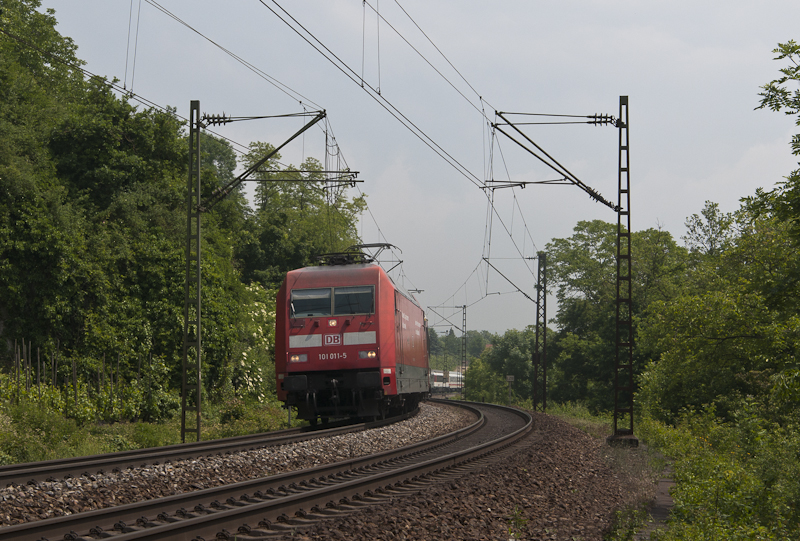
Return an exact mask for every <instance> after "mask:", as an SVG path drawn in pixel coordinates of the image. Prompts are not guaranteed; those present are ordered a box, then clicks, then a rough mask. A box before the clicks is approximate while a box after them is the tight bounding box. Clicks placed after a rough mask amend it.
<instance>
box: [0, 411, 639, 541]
mask: <svg viewBox="0 0 800 541" xmlns="http://www.w3.org/2000/svg"><path fill="white" fill-rule="evenodd" d="M533 416H534V430H533V432H532V433H531V434H530V435H529V436H528V437H527V438H526V439H525V440H524V442H523V443H522V444H520V445H519V446H517V447H516V448H515V452H514V453H513V454H511V455H510V456H509V457H506V458H505V459H503V460H502V461H501V462H499V463H498V464H495V465H493V466H489V467H484V468H483V469H480V470H477V471H474V472H473V473H471V474H469V475H466V476H464V477H462V478H459V479H457V480H455V481H447V482H445V483H440V484H434V485H431V486H429V487H427V488H422V489H421V490H419V491H418V492H416V493H413V494H412V495H409V496H396V497H393V498H392V500H391V501H389V502H386V503H383V504H381V505H376V506H373V507H369V508H365V509H363V510H360V511H356V512H353V513H351V514H348V515H345V516H343V517H340V518H333V519H330V520H326V521H324V522H320V523H318V524H316V525H313V526H311V527H310V528H308V529H306V530H303V531H298V532H293V533H291V534H286V536H285V539H305V540H307V541H311V540H313V541H324V540H340V539H370V540H407V541H412V540H420V541H421V540H429V539H435V540H437V541H447V540H474V541H479V540H498V539H500V540H503V541H505V540H507V539H531V540H562V539H563V540H574V541H589V540H601V539H602V538H603V534H604V533H606V532H607V531H608V530H609V529H610V528H611V526H612V524H613V520H614V517H615V513H616V511H617V510H619V509H622V508H623V507H625V506H626V505H628V504H630V503H631V502H632V498H634V497H637V496H638V497H640V498H641V491H639V492H637V490H638V489H640V488H641V487H638V488H637V487H635V486H634V485H635V482H634V480H632V479H631V478H630V477H624V478H623V476H622V474H621V473H618V472H619V471H621V470H614V469H612V468H611V465H610V460H609V458H608V457H609V455H611V454H614V452H613V451H612V450H611V449H610V448H609V447H608V446H607V445H606V444H605V443H604V442H602V441H601V440H597V439H595V438H592V437H591V436H589V435H587V434H585V433H584V432H582V431H581V430H579V429H577V428H574V427H572V426H571V425H569V424H568V423H566V422H564V421H562V420H559V419H557V418H555V417H551V416H548V415H544V414H541V413H533ZM472 421H474V418H473V416H472V415H470V414H467V413H465V412H463V411H461V410H457V409H455V408H450V407H445V406H441V405H438V404H437V405H433V404H423V405H422V406H421V411H420V414H419V415H418V416H416V417H415V418H413V419H410V420H407V421H404V422H402V423H398V424H395V425H392V426H390V427H384V428H379V429H372V430H369V431H365V432H360V433H355V434H346V435H342V436H335V437H333V438H325V439H320V440H312V441H306V442H301V443H298V444H294V445H284V446H279V447H271V448H265V449H260V450H255V451H247V452H241V453H236V454H232V455H225V456H213V457H202V458H197V459H194V460H185V461H176V462H175V463H173V464H161V465H158V466H147V467H142V468H136V469H133V470H125V471H123V472H120V473H106V474H95V475H91V476H89V477H80V478H76V479H69V480H64V481H59V482H52V483H50V482H47V483H40V484H39V485H38V486H17V487H8V488H4V489H0V524H2V525H4V526H5V525H11V524H17V523H21V522H29V521H34V520H39V519H44V518H48V517H52V516H59V515H65V514H72V513H79V512H84V511H89V510H92V509H98V508H102V507H110V506H114V505H122V504H125V503H130V502H134V501H139V500H145V499H153V498H159V497H163V496H170V495H173V494H178V493H182V492H188V491H191V490H198V489H203V488H209V487H212V486H218V485H222V484H229V483H234V482H238V481H243V480H246V479H251V478H257V477H265V476H269V475H274V474H277V473H282V472H286V471H291V470H297V469H303V468H309V467H313V466H317V465H320V464H324V463H332V462H338V461H341V460H345V459H349V458H352V457H357V456H364V455H367V454H372V453H375V452H379V451H383V450H389V449H393V448H396V447H401V446H405V445H409V444H411V443H416V442H419V441H423V440H427V439H431V438H433V437H436V436H438V435H442V434H446V433H449V432H452V431H454V430H457V429H458V428H461V427H463V426H466V425H468V424H470V423H471V422H472ZM629 456H632V455H631V451H626V452H625V453H623V454H617V460H619V457H622V460H627V457H629ZM648 483H649V481H648V480H641V483H640V485H648ZM1 533H2V532H0V537H1V536H2V535H1Z"/></svg>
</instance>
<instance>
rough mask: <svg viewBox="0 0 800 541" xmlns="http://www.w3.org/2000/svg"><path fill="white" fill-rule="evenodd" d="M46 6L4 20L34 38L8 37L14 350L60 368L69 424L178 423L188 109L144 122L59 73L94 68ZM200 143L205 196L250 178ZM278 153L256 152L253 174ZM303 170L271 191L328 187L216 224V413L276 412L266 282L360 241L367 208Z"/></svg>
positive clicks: (2, 89) (275, 194) (3, 119)
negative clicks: (258, 407) (253, 406)
mask: <svg viewBox="0 0 800 541" xmlns="http://www.w3.org/2000/svg"><path fill="white" fill-rule="evenodd" d="M39 7H40V2H38V1H37V0H10V1H8V2H4V4H3V9H2V11H0V19H2V21H1V22H2V25H3V28H4V30H5V31H8V32H10V33H11V34H13V35H14V36H17V37H18V38H19V39H14V38H13V37H7V36H4V38H3V39H2V40H0V329H2V336H1V337H2V338H3V339H5V340H7V341H11V342H12V343H13V341H14V340H20V339H22V338H23V337H24V339H25V340H26V342H32V343H33V344H34V347H39V348H41V352H42V355H43V357H44V358H45V359H47V360H48V364H49V359H51V358H53V357H54V356H57V357H58V366H57V371H56V372H57V374H56V385H55V387H57V389H53V382H49V378H48V383H49V384H48V386H47V387H48V389H52V390H51V391H47V393H48V396H51V395H52V396H53V397H54V398H53V400H56V399H57V401H59V403H58V404H56V403H52V404H49V405H48V406H47V407H49V408H51V410H52V411H53V412H57V413H58V414H59V415H65V416H66V417H68V418H70V419H72V420H74V421H75V422H77V423H78V424H79V425H84V424H87V423H91V422H95V421H103V422H108V423H116V422H121V421H127V420H138V419H142V420H147V421H164V420H167V419H169V418H170V417H171V416H172V415H174V414H175V412H176V411H178V409H179V405H180V403H179V399H178V389H179V388H180V384H181V363H182V354H183V351H182V350H183V347H182V343H181V336H182V334H183V317H184V316H183V303H184V281H185V274H184V269H185V243H186V238H185V235H186V211H187V209H186V208H185V204H186V196H185V192H186V183H187V175H188V171H187V169H188V145H187V139H186V137H185V133H184V126H183V125H182V123H181V121H180V120H178V119H177V118H176V116H175V115H174V114H173V113H174V112H173V111H169V110H168V111H160V110H154V109H144V110H140V109H138V108H137V107H135V106H133V105H132V104H131V103H129V102H128V101H127V99H126V98H125V97H118V96H116V95H114V94H113V92H112V91H111V90H110V89H109V87H108V85H106V84H105V81H103V80H101V79H91V80H85V79H84V78H83V75H82V73H81V72H79V71H75V70H73V69H72V68H70V67H68V65H67V64H65V63H62V62H58V61H55V60H54V58H55V57H58V58H61V59H63V60H65V61H66V62H68V63H71V64H73V65H79V64H80V63H81V62H80V60H79V59H78V58H77V57H76V55H75V53H76V47H75V45H74V43H73V42H72V41H71V40H70V39H69V38H66V37H63V36H61V35H60V34H59V33H58V32H57V31H56V30H55V25H56V20H55V18H54V14H53V11H52V10H47V11H45V12H40V11H39V10H38V9H39ZM50 53H52V55H55V56H51V55H50ZM200 146H201V159H200V168H201V185H202V192H203V195H204V196H205V197H207V196H209V195H210V194H211V193H212V192H213V190H215V189H217V188H218V187H220V186H222V185H225V184H227V183H228V182H230V181H231V180H232V179H233V178H234V171H235V169H236V167H237V162H236V156H235V154H234V152H233V150H232V149H231V147H230V145H229V144H228V143H227V142H225V141H223V140H220V139H217V138H215V137H213V136H211V135H208V134H202V135H201V138H200ZM270 148H271V146H270V145H269V144H267V143H255V144H253V145H252V152H251V154H250V155H249V156H248V157H246V159H245V164H249V163H252V161H253V160H255V159H257V156H258V155H259V154H261V153H262V152H263V151H267V150H269V149H270ZM276 159H277V156H276ZM268 165H272V166H277V162H275V161H274V160H273V162H272V163H271V164H268ZM287 169H288V170H289V171H281V172H279V173H276V174H272V173H266V174H265V175H264V179H265V180H274V179H276V178H281V179H287V180H295V181H299V180H312V181H315V182H311V183H308V182H282V183H267V182H265V183H263V184H262V186H261V187H260V189H259V205H258V209H256V211H255V212H253V211H251V210H250V209H249V208H248V207H247V204H246V201H245V199H244V196H243V193H242V191H241V190H236V191H234V192H233V193H231V194H229V195H228V196H227V197H226V198H225V199H224V200H222V201H221V202H220V203H219V204H218V205H216V206H215V207H214V208H213V210H212V211H210V212H207V213H204V214H203V229H202V231H203V235H202V253H203V261H202V303H203V311H202V317H203V368H202V370H203V382H204V386H205V387H206V388H207V389H208V390H209V392H207V393H206V394H207V396H209V397H210V398H211V399H212V401H213V400H220V401H225V400H229V399H230V398H231V397H238V398H239V399H243V400H258V401H260V402H262V403H268V402H269V400H270V398H271V396H272V395H273V394H274V390H275V382H274V377H273V375H272V372H273V366H274V362H273V355H274V352H273V348H274V329H273V327H274V310H275V309H274V304H275V295H274V291H271V290H265V289H264V288H263V287H262V286H261V285H257V284H258V283H261V284H271V285H273V286H274V285H275V284H277V283H279V282H280V281H281V279H282V278H283V273H285V272H286V271H287V270H288V269H290V268H295V267H299V266H304V265H307V264H309V263H311V262H312V260H313V257H314V256H315V255H317V254H319V253H322V252H325V251H332V250H341V249H343V248H344V247H346V246H348V245H350V244H353V243H355V242H356V240H357V232H356V227H355V224H356V223H357V218H358V215H359V213H360V212H361V210H363V208H364V205H365V203H364V198H363V196H362V197H359V198H355V199H350V198H348V196H347V193H346V189H345V188H326V187H325V185H324V184H323V183H322V182H321V181H323V180H324V178H325V173H322V166H321V164H320V163H319V162H318V161H316V160H314V159H313V158H309V159H307V160H305V161H304V163H302V164H301V165H300V167H299V169H305V170H308V171H310V173H303V174H302V175H301V174H300V173H296V172H292V171H291V170H294V169H295V168H294V167H293V166H289V167H288V168H287ZM301 177H302V178H301ZM272 188H274V189H272ZM273 289H274V288H273ZM7 343H8V342H7ZM12 356H13V352H2V353H0V369H5V370H6V371H10V370H9V369H10V368H11V366H12V365H13V362H12ZM151 356H152V363H150V361H149V360H148V359H150V357H151ZM103 358H107V359H108V365H107V366H103V361H102V359H103ZM112 359H113V360H112ZM73 363H74V366H75V371H76V375H77V384H76V386H77V391H78V392H77V403H76V399H75V393H74V391H75V389H72V388H71V385H72V383H71V382H72V381H73V374H72V369H73ZM112 365H113V366H112ZM112 370H113V373H114V376H113V377H114V382H115V386H114V393H113V394H112V393H111V386H110V382H109V381H108V380H107V378H108V377H110V376H109V374H110V373H111V372H112ZM140 374H141V378H140ZM7 384H8V382H4V383H3V385H6V386H7ZM2 392H3V397H2V398H3V399H5V400H11V399H12V398H13V400H17V399H19V398H21V397H20V396H18V395H13V396H12V394H10V393H9V392H6V391H2ZM56 397H57V398H56ZM29 398H30V397H29ZM36 400H37V401H38V397H37V399H36ZM128 441H132V440H131V439H130V438H128ZM109 445H110V446H111V447H112V448H117V447H124V446H126V445H127V443H125V441H123V440H115V441H112V442H110V443H109Z"/></svg>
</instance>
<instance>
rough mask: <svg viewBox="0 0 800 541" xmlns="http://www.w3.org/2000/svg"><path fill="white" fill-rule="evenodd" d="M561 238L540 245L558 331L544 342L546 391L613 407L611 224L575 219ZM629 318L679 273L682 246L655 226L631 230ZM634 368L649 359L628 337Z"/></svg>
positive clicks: (669, 288) (670, 287)
mask: <svg viewBox="0 0 800 541" xmlns="http://www.w3.org/2000/svg"><path fill="white" fill-rule="evenodd" d="M574 231H575V233H574V234H573V235H572V236H571V237H569V238H567V239H553V241H552V242H551V243H549V244H548V245H547V248H546V250H547V252H548V263H549V277H548V278H549V282H550V284H551V286H555V287H556V288H557V290H556V296H557V298H558V312H557V313H556V317H555V318H554V321H555V323H556V325H557V327H558V330H557V332H556V333H555V335H554V336H553V338H552V339H551V340H549V341H548V350H549V351H548V362H549V363H550V368H549V370H548V386H549V389H550V391H549V395H550V397H551V398H552V399H553V400H556V401H581V402H584V403H586V404H587V406H589V407H590V408H592V409H596V410H598V409H599V410H608V409H610V408H611V407H612V406H613V378H614V341H615V340H616V328H615V309H614V306H615V296H616V225H614V224H611V223H607V222H603V221H600V220H594V221H591V222H586V221H582V222H578V224H577V225H576V226H575V229H574ZM631 243H632V254H633V262H632V263H633V284H632V285H633V314H634V320H635V321H636V320H638V318H639V317H641V315H642V314H643V313H644V312H645V311H646V310H647V308H648V307H649V306H650V305H651V304H652V303H653V302H654V301H656V300H663V299H668V298H670V296H671V295H673V294H674V292H675V291H676V289H677V288H678V287H679V284H680V283H681V277H682V275H683V273H684V272H685V262H686V250H685V249H683V248H681V247H679V246H677V244H676V243H675V241H674V240H673V238H672V236H671V235H670V234H669V233H668V232H666V231H662V230H660V229H652V228H651V229H647V230H644V231H638V232H634V233H633V234H632V238H631ZM634 346H635V349H634V371H635V373H637V374H638V373H640V372H641V371H642V370H643V368H644V359H645V358H647V357H649V352H648V350H647V347H648V345H647V344H644V345H642V344H639V343H638V342H637V341H635V342H634Z"/></svg>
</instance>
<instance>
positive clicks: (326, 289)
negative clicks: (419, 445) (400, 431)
mask: <svg viewBox="0 0 800 541" xmlns="http://www.w3.org/2000/svg"><path fill="white" fill-rule="evenodd" d="M378 246H383V247H386V246H387V245H361V246H357V247H353V248H351V249H350V250H351V251H348V252H345V253H340V254H329V255H327V256H325V257H324V258H323V264H322V265H320V266H318V267H305V268H302V269H297V270H293V271H290V272H289V273H287V275H286V279H285V280H284V282H283V284H282V285H281V288H280V291H279V292H278V299H277V314H276V318H275V319H276V329H275V373H276V377H277V390H278V398H279V399H280V400H281V401H283V402H284V403H285V404H286V406H287V407H289V406H294V407H296V408H297V412H298V417H299V418H300V419H307V420H309V421H311V422H312V424H316V422H317V418H322V419H323V420H324V419H327V418H331V417H362V418H377V417H385V416H386V415H394V414H397V413H400V412H406V411H411V410H412V409H414V408H416V407H417V405H418V404H419V402H420V401H421V400H422V399H423V398H425V397H426V396H427V395H428V393H429V391H430V387H429V383H428V379H429V366H428V329H427V324H426V321H425V315H424V312H423V311H422V308H420V306H419V304H417V302H416V301H415V300H414V299H413V297H411V295H410V294H408V293H405V292H403V291H402V290H401V289H400V288H399V287H398V286H397V285H395V284H394V283H393V282H392V280H391V278H389V276H388V275H387V274H386V272H384V270H383V269H382V268H381V267H380V266H378V265H375V264H372V261H374V257H372V256H369V255H367V254H365V253H363V252H361V251H354V250H361V249H363V248H371V247H378Z"/></svg>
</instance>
